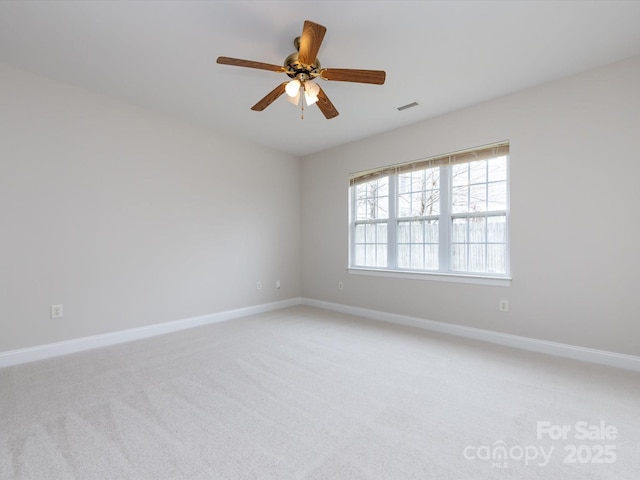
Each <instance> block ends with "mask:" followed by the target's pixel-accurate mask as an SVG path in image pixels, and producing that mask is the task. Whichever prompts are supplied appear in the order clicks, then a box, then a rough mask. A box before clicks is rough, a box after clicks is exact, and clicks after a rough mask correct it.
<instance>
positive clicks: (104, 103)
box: [0, 65, 301, 352]
mask: <svg viewBox="0 0 640 480" xmlns="http://www.w3.org/2000/svg"><path fill="white" fill-rule="evenodd" d="M299 186H300V167H299V160H298V159H296V158H294V157H290V156H287V155H284V154H281V153H277V152H274V151H269V150H266V149H264V148H262V147H257V146H254V145H252V144H250V143H248V142H244V141H234V140H231V139H227V138H224V137H222V136H220V135H216V134H215V133H212V132H211V131H209V130H204V129H199V128H196V127H192V126H189V125H187V124H185V123H181V122H179V121H176V120H173V119H170V118H167V117H165V116H163V115H160V114H156V113H153V112H150V111H147V110H143V109H139V108H136V107H134V106H131V105H127V104H124V103H120V102H117V101H114V100H111V99H109V98H105V97H103V96H100V95H97V94H94V93H90V92H87V91H84V90H80V89H78V88H75V87H73V86H69V85H64V84H61V83H57V82H54V81H51V80H48V79H45V78H42V77H38V76H35V75H32V74H29V73H27V72H24V71H21V70H17V69H14V68H12V67H9V66H7V65H0V352H2V351H8V350H12V349H17V348H22V347H28V346H35V345H41V344H46V343H51V342H56V341H60V340H68V339H73V338H78V337H84V336H88V335H94V334H100V333H105V332H112V331H118V330H123V329H128V328H133V327H139V326H145V325H150V324H155V323H160V322H165V321H170V320H178V319H183V318H190V317H193V316H198V315H203V314H210V313H215V312H220V311H225V310H230V309H234V308H240V307H246V306H250V305H254V304H261V303H266V302H271V301H276V300H284V299H288V298H296V297H299V295H300V293H301V292H300V287H299V285H300V255H299V250H300V201H299V199H300V191H299ZM278 279H279V280H281V282H282V289H281V290H276V289H275V281H276V280H278ZM258 280H262V282H263V284H264V288H263V289H262V290H261V291H257V290H256V281H258ZM51 304H64V308H65V316H64V318H62V319H58V320H52V319H50V318H49V306H50V305H51Z"/></svg>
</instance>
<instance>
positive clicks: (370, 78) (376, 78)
mask: <svg viewBox="0 0 640 480" xmlns="http://www.w3.org/2000/svg"><path fill="white" fill-rule="evenodd" d="M386 76H387V74H386V73H385V72H384V71H383V70H353V69H351V68H325V69H323V70H322V71H321V72H320V77H322V78H324V79H325V80H337V81H339V82H356V83H373V84H375V85H382V84H383V83H384V81H385V78H386Z"/></svg>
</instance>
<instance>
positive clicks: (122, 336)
mask: <svg viewBox="0 0 640 480" xmlns="http://www.w3.org/2000/svg"><path fill="white" fill-rule="evenodd" d="M300 304H302V305H309V306H312V307H317V308H323V309H325V310H332V311H336V312H341V313H347V314H350V315H357V316H359V317H364V318H368V319H372V320H378V321H382V322H388V323H395V324H398V325H406V326H410V327H417V328H421V329H423V330H430V331H434V332H439V333H445V334H449V335H455V336H458V337H464V338H470V339H474V340H481V341H484V342H489V343H495V344H498V345H504V346H507V347H514V348H519V349H522V350H528V351H532V352H538V353H544V354H547V355H554V356H557V357H564V358H571V359H574V360H581V361H584V362H590V363H596V364H600V365H607V366H610V367H617V368H623V369H626V370H634V371H640V357H636V356H633V355H625V354H622V353H614V352H607V351H603V350H596V349H592V348H585V347H578V346H574V345H567V344H564V343H557V342H549V341H546V340H537V339H535V338H528V337H521V336H518V335H511V334H507V333H499V332H493V331H490V330H482V329H479V328H473V327H466V326H462V325H455V324H450V323H444V322H436V321H433V320H425V319H423V318H418V317H410V316H407V315H398V314H395V313H387V312H381V311H379V310H370V309H366V308H360V307H352V306H349V305H342V304H339V303H331V302H325V301H321V300H314V299H311V298H292V299H289V300H282V301H278V302H272V303H265V304H261V305H254V306H251V307H244V308H238V309H235V310H227V311H224V312H218V313H212V314H209V315H202V316H199V317H192V318H186V319H182V320H174V321H172V322H165V323H158V324H155V325H149V326H146V327H139V328H131V329H128V330H121V331H118V332H112V333H105V334H102V335H93V336H90V337H83V338H78V339H73V340H66V341H63V342H56V343H49V344H46V345H38V346H35V347H29V348H22V349H18V350H10V351H8V352H0V368H2V367H8V366H11V365H18V364H21V363H27V362H33V361H36V360H44V359H46V358H51V357H56V356H59V355H66V354H69V353H76V352H82V351H84V350H90V349H93V348H99V347H107V346H109V345H116V344H119V343H125V342H131V341H134V340H141V339H143V338H148V337H153V336H156V335H163V334H166V333H171V332H177V331H179V330H185V329H187V328H193V327H199V326H201V325H207V324H210V323H217V322H224V321H226V320H233V319H235V318H240V317H246V316H249V315H255V314H258V313H264V312H270V311H273V310H279V309H281V308H287V307H292V306H294V305H300Z"/></svg>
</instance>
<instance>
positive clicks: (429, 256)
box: [424, 245, 439, 270]
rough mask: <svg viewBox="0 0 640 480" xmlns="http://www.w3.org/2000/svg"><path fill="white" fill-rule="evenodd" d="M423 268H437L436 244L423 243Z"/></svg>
mask: <svg viewBox="0 0 640 480" xmlns="http://www.w3.org/2000/svg"><path fill="white" fill-rule="evenodd" d="M424 248H425V259H424V268H426V269H428V270H437V269H438V268H439V262H438V245H425V247H424Z"/></svg>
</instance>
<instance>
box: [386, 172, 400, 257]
mask: <svg viewBox="0 0 640 480" xmlns="http://www.w3.org/2000/svg"><path fill="white" fill-rule="evenodd" d="M387 222H388V223H387V266H388V268H392V269H394V268H396V267H397V265H398V260H397V256H398V232H397V230H398V174H397V173H393V174H391V175H389V219H388V221H387Z"/></svg>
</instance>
